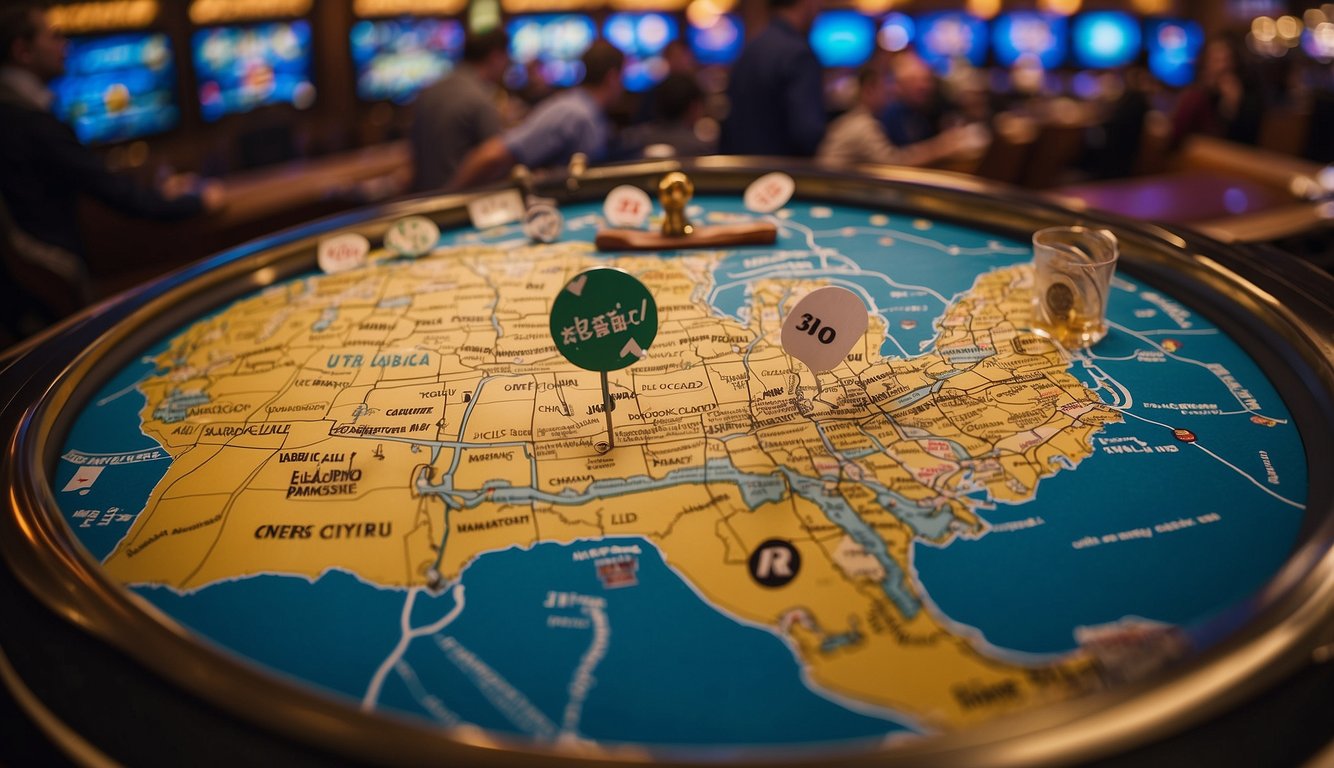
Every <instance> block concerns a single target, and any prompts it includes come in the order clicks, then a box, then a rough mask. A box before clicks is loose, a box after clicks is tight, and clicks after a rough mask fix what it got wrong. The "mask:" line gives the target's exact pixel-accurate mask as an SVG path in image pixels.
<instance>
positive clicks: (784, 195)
mask: <svg viewBox="0 0 1334 768" xmlns="http://www.w3.org/2000/svg"><path fill="white" fill-rule="evenodd" d="M796 190H797V182H795V181H793V180H792V177H791V176H788V175H787V174H786V173H783V172H782V171H774V172H773V173H766V174H764V175H763V176H761V177H759V178H758V179H756V180H754V181H752V182H751V183H750V186H749V187H746V194H745V196H744V197H743V198H742V199H743V200H744V201H745V203H746V210H748V211H753V212H755V213H773V212H774V211H776V210H778V209H779V208H782V207H783V206H785V205H787V201H788V200H791V199H792V193H793V192H795V191H796Z"/></svg>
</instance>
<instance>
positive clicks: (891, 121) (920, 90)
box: [880, 50, 950, 147]
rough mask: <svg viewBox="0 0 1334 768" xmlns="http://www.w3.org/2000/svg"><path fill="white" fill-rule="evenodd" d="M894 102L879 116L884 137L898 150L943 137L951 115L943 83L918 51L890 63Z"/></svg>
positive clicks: (909, 51) (901, 55)
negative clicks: (898, 148)
mask: <svg viewBox="0 0 1334 768" xmlns="http://www.w3.org/2000/svg"><path fill="white" fill-rule="evenodd" d="M890 74H891V75H892V77H893V78H894V94H895V97H894V100H893V101H891V102H890V104H889V106H887V107H886V108H885V109H884V110H883V111H882V112H881V113H880V122H881V124H882V125H883V126H884V129H885V135H886V136H888V137H889V140H890V141H892V142H893V143H894V145H895V146H898V147H907V146H911V145H913V144H916V143H917V142H919V141H926V140H927V139H929V138H931V137H933V136H935V135H936V134H938V133H940V129H941V125H942V123H943V122H944V120H945V117H946V115H947V113H948V112H949V111H950V109H949V103H948V102H947V101H946V99H945V98H944V96H943V95H942V94H941V92H940V82H939V81H938V80H937V79H936V73H935V72H932V71H931V67H930V66H928V65H927V63H926V62H925V61H923V60H922V57H921V56H919V55H917V53H916V52H915V51H912V50H906V51H903V52H901V53H899V54H898V55H897V56H895V57H894V58H893V60H891V62H890Z"/></svg>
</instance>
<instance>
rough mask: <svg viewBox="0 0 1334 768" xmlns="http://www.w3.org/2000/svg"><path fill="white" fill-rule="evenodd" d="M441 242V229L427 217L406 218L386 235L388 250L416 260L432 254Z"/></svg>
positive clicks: (385, 242) (400, 220) (397, 222)
mask: <svg viewBox="0 0 1334 768" xmlns="http://www.w3.org/2000/svg"><path fill="white" fill-rule="evenodd" d="M439 241H440V227H437V226H436V225H435V222H434V221H431V220H430V219H428V218H426V217H425V216H405V217H403V218H401V219H399V220H398V221H396V222H394V225H393V226H391V227H390V228H389V230H388V231H386V232H385V233H384V245H385V247H386V248H388V249H390V250H391V251H394V252H396V253H398V254H399V255H400V256H407V257H408V258H410V259H415V258H417V257H419V256H423V255H425V254H427V253H430V252H431V249H432V248H435V246H436V243H438V242H439Z"/></svg>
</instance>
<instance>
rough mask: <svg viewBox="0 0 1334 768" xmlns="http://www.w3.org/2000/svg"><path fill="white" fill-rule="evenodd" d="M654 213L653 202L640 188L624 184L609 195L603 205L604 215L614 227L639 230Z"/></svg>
mask: <svg viewBox="0 0 1334 768" xmlns="http://www.w3.org/2000/svg"><path fill="white" fill-rule="evenodd" d="M652 212H653V200H652V199H651V198H649V196H648V193H647V192H645V191H644V190H642V189H640V188H639V187H635V186H631V185H629V184H622V185H620V186H619V187H616V188H615V189H613V190H612V191H611V192H608V193H607V199H606V200H605V201H603V203H602V215H603V216H605V217H606V218H607V223H608V224H610V225H611V226H613V227H625V228H629V229H638V228H640V227H642V226H644V224H645V222H647V221H648V217H649V214H650V213H652Z"/></svg>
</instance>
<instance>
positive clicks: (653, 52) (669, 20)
mask: <svg viewBox="0 0 1334 768" xmlns="http://www.w3.org/2000/svg"><path fill="white" fill-rule="evenodd" d="M680 34H681V28H680V25H679V24H678V23H677V21H676V17H675V16H672V15H669V14H665V13H631V12H628V11H623V12H620V13H613V14H611V15H610V16H608V17H607V21H606V22H605V23H603V25H602V36H603V38H605V39H606V40H607V41H608V42H610V43H611V44H612V45H614V46H616V47H617V48H618V49H619V50H620V51H621V53H624V54H625V67H624V71H623V73H622V75H621V78H622V80H623V81H624V83H625V88H626V90H628V91H631V92H633V93H639V92H641V91H647V90H648V89H650V88H652V87H653V86H654V85H657V84H658V83H659V82H660V81H661V80H662V79H663V78H664V77H666V76H667V61H666V60H665V59H663V57H662V56H661V55H659V54H661V53H662V49H663V48H665V47H667V44H668V43H670V42H672V41H673V40H675V39H676V38H677V37H678V36H680Z"/></svg>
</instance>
